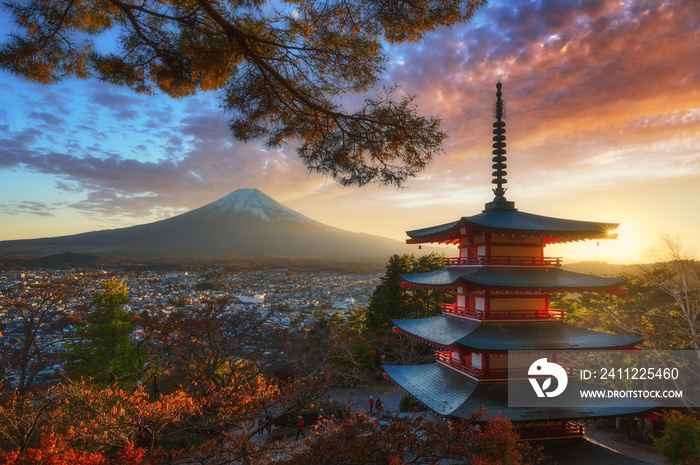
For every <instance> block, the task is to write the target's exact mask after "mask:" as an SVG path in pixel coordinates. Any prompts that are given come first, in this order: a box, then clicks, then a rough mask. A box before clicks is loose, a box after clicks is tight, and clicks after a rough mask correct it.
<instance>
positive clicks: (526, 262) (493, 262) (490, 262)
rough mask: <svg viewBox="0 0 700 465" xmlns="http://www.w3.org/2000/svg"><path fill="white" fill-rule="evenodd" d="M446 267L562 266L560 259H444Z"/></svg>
mask: <svg viewBox="0 0 700 465" xmlns="http://www.w3.org/2000/svg"><path fill="white" fill-rule="evenodd" d="M445 265H446V266H473V265H484V266H556V267H560V266H561V265H562V258H561V257H506V256H491V257H483V256H482V257H457V258H446V259H445Z"/></svg>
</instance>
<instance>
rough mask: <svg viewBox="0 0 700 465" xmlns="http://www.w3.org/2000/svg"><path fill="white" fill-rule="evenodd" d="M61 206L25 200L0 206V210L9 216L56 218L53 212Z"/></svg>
mask: <svg viewBox="0 0 700 465" xmlns="http://www.w3.org/2000/svg"><path fill="white" fill-rule="evenodd" d="M58 206H61V203H53V204H51V203H45V202H33V201H29V200H23V201H20V202H16V203H11V204H0V209H2V211H3V212H4V213H5V214H7V215H21V214H29V215H36V216H43V217H51V216H54V214H53V213H52V210H54V209H55V208H56V207H58Z"/></svg>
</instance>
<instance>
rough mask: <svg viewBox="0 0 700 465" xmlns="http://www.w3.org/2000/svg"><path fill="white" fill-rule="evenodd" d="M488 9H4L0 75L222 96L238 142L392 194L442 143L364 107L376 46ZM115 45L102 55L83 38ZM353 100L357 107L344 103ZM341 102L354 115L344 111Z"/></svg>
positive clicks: (444, 3)
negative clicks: (280, 150)
mask: <svg viewBox="0 0 700 465" xmlns="http://www.w3.org/2000/svg"><path fill="white" fill-rule="evenodd" d="M484 3H485V0H416V1H411V2H406V1H403V0H382V1H376V0H355V1H352V2H347V1H344V0H304V1H302V0H290V1H288V2H285V3H278V2H275V1H267V0H251V1H242V2H227V1H217V0H142V1H138V2H137V1H130V0H96V1H88V0H9V1H8V2H6V3H5V8H6V9H7V11H8V12H9V13H10V14H11V15H12V17H13V18H14V20H15V23H16V25H17V32H16V33H13V34H11V35H10V39H9V41H8V42H6V43H5V44H3V45H2V46H0V67H2V68H4V69H6V70H8V71H10V72H12V73H14V74H16V75H20V76H24V77H26V78H28V79H32V80H34V81H38V82H42V83H47V84H50V83H55V82H57V81H60V80H61V79H63V78H66V77H77V78H80V79H87V78H93V77H94V78H97V79H99V80H102V81H106V82H110V83H114V84H118V85H123V86H127V87H129V88H131V89H133V90H134V91H136V92H143V93H151V92H154V90H155V89H159V90H160V91H162V92H165V93H166V94H168V95H171V96H173V97H181V96H187V95H192V94H195V93H197V92H199V91H206V90H221V91H222V94H223V107H224V108H225V109H226V110H228V111H230V112H231V114H232V115H233V117H232V119H231V121H230V127H231V130H232V131H233V134H234V135H235V137H237V138H238V139H240V140H244V141H247V140H251V139H258V138H262V139H264V140H265V141H266V142H267V144H268V146H270V147H278V146H280V145H281V144H283V143H284V142H285V141H289V140H298V141H299V148H298V153H299V156H300V157H301V158H302V160H303V161H304V163H305V164H306V166H307V167H308V168H309V169H310V170H311V171H315V172H319V173H322V174H325V175H330V176H332V177H333V178H335V179H336V180H337V181H338V182H339V183H341V184H343V185H350V184H355V185H362V184H366V183H369V182H380V183H386V184H396V185H401V184H402V183H403V182H404V181H405V180H406V179H407V178H409V177H412V176H415V174H416V173H418V172H420V171H421V170H422V169H423V168H424V167H425V166H426V164H427V163H428V162H429V161H430V160H431V158H432V156H433V155H435V154H436V153H437V152H438V151H439V149H440V145H441V143H442V141H443V140H444V139H445V137H446V135H445V133H443V132H442V131H440V128H439V126H440V121H439V119H438V118H436V117H424V116H421V115H419V114H418V113H417V112H416V109H415V107H414V106H413V104H412V100H413V97H411V96H406V97H401V98H398V99H393V98H392V95H391V91H385V92H384V93H382V94H380V95H377V96H368V95H369V94H368V91H369V90H370V89H372V88H373V87H375V86H376V85H377V83H378V81H379V79H380V77H381V76H382V73H383V71H384V67H385V64H386V56H385V54H384V53H383V51H382V44H384V43H401V42H408V41H416V40H418V39H420V38H422V37H423V36H424V35H425V34H426V33H428V32H430V31H432V30H434V29H436V28H438V27H441V26H448V25H451V24H454V23H456V22H459V21H463V20H466V19H468V18H469V17H470V16H471V15H472V13H473V12H474V10H475V9H476V8H477V7H479V6H481V5H482V4H484ZM107 33H111V34H114V36H115V37H117V39H116V41H115V43H114V49H112V50H107V51H103V50H99V49H98V47H97V46H96V45H95V42H94V39H95V38H96V37H98V36H100V35H105V34H107ZM353 95H361V97H360V98H355V97H352V98H348V97H351V96H353ZM348 102H352V104H348Z"/></svg>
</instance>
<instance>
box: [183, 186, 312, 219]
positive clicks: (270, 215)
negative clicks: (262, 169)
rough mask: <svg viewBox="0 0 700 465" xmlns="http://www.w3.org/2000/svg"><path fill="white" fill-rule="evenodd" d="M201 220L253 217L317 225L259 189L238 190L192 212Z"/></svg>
mask: <svg viewBox="0 0 700 465" xmlns="http://www.w3.org/2000/svg"><path fill="white" fill-rule="evenodd" d="M191 213H192V214H193V215H196V216H198V217H200V218H216V217H221V216H235V217H240V218H244V217H248V218H250V217H252V218H256V219H259V220H263V221H283V220H284V221H298V222H302V223H317V222H316V221H314V220H312V219H311V218H309V217H307V216H304V215H302V214H301V213H298V212H296V211H294V210H292V209H291V208H289V207H285V206H284V205H282V204H281V203H279V202H277V201H276V200H274V199H272V198H270V197H268V196H267V195H265V194H264V193H262V192H261V191H259V190H258V189H237V190H235V191H233V192H231V193H230V194H228V195H227V196H225V197H222V198H220V199H219V200H216V201H214V202H212V203H210V204H208V205H205V206H203V207H200V208H198V209H196V210H193V211H192V212H191Z"/></svg>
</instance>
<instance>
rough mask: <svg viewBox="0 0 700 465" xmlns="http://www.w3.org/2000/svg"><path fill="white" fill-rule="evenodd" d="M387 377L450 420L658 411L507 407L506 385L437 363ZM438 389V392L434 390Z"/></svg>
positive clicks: (390, 368) (594, 405)
mask: <svg viewBox="0 0 700 465" xmlns="http://www.w3.org/2000/svg"><path fill="white" fill-rule="evenodd" d="M383 368H384V372H385V373H386V375H387V376H388V377H389V378H390V379H391V380H392V381H394V382H395V383H397V384H398V385H399V386H401V388H402V389H404V390H405V391H406V392H408V393H409V394H410V395H411V396H413V397H415V398H416V399H418V400H419V401H420V402H421V403H422V404H423V405H425V406H426V407H428V408H429V409H430V410H432V411H433V412H435V413H436V414H438V415H440V416H443V417H445V418H450V419H455V420H457V419H469V418H471V416H472V415H473V414H474V413H475V412H477V411H479V409H481V408H486V410H487V412H488V413H489V414H490V415H496V414H498V413H500V414H502V415H503V416H505V417H507V418H508V419H509V420H510V421H512V422H516V423H517V422H537V421H552V420H586V419H591V418H601V417H612V416H623V415H635V414H641V413H644V412H648V411H649V410H651V409H653V408H655V407H657V404H656V403H653V402H649V403H648V405H644V406H639V405H635V404H634V403H632V402H624V401H620V400H615V402H614V403H606V402H604V401H602V400H601V399H592V400H591V403H590V405H587V406H585V407H570V408H554V407H551V408H539V407H537V408H536V407H509V406H508V384H507V383H480V382H478V381H475V380H473V379H471V378H466V377H465V376H463V375H461V374H459V373H457V372H455V371H453V370H450V369H449V368H447V367H445V366H443V365H440V364H438V363H433V364H427V365H384V366H383ZM435 386H440V389H435Z"/></svg>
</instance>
